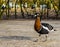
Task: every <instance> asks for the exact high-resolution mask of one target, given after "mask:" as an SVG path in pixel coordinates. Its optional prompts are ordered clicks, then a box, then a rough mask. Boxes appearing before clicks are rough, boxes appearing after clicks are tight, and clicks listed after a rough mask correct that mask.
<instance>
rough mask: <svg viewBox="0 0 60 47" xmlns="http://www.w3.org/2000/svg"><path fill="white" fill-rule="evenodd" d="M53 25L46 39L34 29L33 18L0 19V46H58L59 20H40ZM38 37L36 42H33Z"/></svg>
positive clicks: (59, 46) (59, 41) (59, 39)
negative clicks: (53, 29) (52, 29)
mask: <svg viewBox="0 0 60 47" xmlns="http://www.w3.org/2000/svg"><path fill="white" fill-rule="evenodd" d="M42 22H46V23H49V24H51V25H53V26H54V28H55V29H56V30H57V31H54V32H50V33H49V35H48V38H47V41H45V42H43V40H44V39H45V38H44V35H42V36H40V37H39V36H38V35H39V34H38V33H36V32H35V30H34V20H0V47H60V20H42ZM36 39H38V41H37V42H34V41H35V40H36Z"/></svg>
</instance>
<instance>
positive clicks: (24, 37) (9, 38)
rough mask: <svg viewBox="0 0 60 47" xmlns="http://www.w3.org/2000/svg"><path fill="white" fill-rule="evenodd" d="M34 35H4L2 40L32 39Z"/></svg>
mask: <svg viewBox="0 0 60 47" xmlns="http://www.w3.org/2000/svg"><path fill="white" fill-rule="evenodd" d="M31 38H32V37H27V36H2V37H0V39H2V40H31Z"/></svg>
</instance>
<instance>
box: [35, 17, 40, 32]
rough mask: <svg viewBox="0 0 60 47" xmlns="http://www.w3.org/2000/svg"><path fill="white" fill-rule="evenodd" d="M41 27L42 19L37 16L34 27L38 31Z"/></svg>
mask: <svg viewBox="0 0 60 47" xmlns="http://www.w3.org/2000/svg"><path fill="white" fill-rule="evenodd" d="M40 28H41V21H40V17H37V18H36V20H35V24H34V29H35V30H36V31H39V30H40Z"/></svg>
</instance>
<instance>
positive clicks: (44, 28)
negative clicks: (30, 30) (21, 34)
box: [34, 14, 55, 38]
mask: <svg viewBox="0 0 60 47" xmlns="http://www.w3.org/2000/svg"><path fill="white" fill-rule="evenodd" d="M35 16H36V20H35V24H34V29H35V31H36V32H37V33H39V36H40V35H43V34H49V32H51V31H55V30H54V28H53V26H52V25H50V24H48V23H41V20H40V16H39V14H38V15H35ZM46 38H47V35H46Z"/></svg>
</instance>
